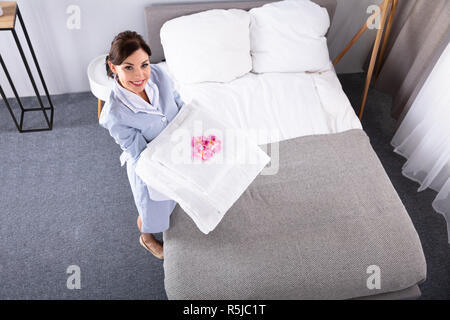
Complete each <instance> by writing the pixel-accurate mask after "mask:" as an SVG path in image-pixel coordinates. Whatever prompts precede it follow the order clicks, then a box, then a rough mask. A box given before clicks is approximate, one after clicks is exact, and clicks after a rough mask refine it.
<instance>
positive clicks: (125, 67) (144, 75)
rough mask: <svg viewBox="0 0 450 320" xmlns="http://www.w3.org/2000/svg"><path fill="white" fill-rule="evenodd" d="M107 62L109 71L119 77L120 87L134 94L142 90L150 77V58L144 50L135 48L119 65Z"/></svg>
mask: <svg viewBox="0 0 450 320" xmlns="http://www.w3.org/2000/svg"><path fill="white" fill-rule="evenodd" d="M108 64H109V67H110V69H111V71H112V72H114V73H116V74H117V76H118V77H119V83H120V84H121V86H122V87H124V88H125V89H128V90H129V91H131V92H134V93H136V94H139V93H141V92H142V91H144V88H145V84H146V83H147V81H148V79H149V78H150V59H149V56H148V54H147V53H146V52H145V51H144V50H142V49H138V50H136V51H135V52H133V53H132V54H131V55H130V56H129V57H128V58H126V59H125V60H124V61H123V62H122V64H121V65H114V64H112V63H111V62H109V61H108Z"/></svg>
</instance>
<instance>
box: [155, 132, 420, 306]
mask: <svg viewBox="0 0 450 320" xmlns="http://www.w3.org/2000/svg"><path fill="white" fill-rule="evenodd" d="M268 150H269V155H270V146H269V148H268ZM279 155H280V159H279V160H280V163H279V166H280V168H279V172H278V173H277V174H276V175H259V176H257V178H256V179H255V180H254V181H253V182H252V184H251V185H250V186H249V187H248V189H247V190H246V191H245V192H244V193H243V194H242V196H241V197H240V198H239V199H238V201H237V202H236V203H235V204H234V205H233V206H232V207H231V209H230V210H229V211H228V212H227V213H226V214H225V217H224V218H223V220H222V221H221V223H220V224H219V225H218V226H217V228H216V229H215V230H213V231H212V232H211V233H209V234H208V235H205V234H203V233H202V232H200V231H199V230H198V228H197V227H196V226H195V224H194V223H193V222H192V220H191V219H190V218H189V216H188V215H187V214H186V213H185V212H184V211H183V210H182V209H181V208H180V207H179V206H178V205H177V206H176V208H175V210H174V212H173V213H172V216H171V222H170V223H171V227H170V229H169V230H167V231H165V232H164V234H163V241H164V256H165V260H164V271H165V279H164V281H165V288H166V293H167V296H168V298H169V299H350V298H357V297H364V296H372V295H379V294H382V293H387V292H395V291H399V290H402V289H406V288H410V287H412V286H414V285H416V284H417V283H420V282H423V281H424V280H425V278H426V263H425V258H424V254H423V251H422V247H421V243H420V240H419V237H418V235H417V232H416V230H415V229H414V226H413V224H412V222H411V219H410V218H409V216H408V213H407V212H406V210H405V208H404V206H403V204H402V202H401V200H400V198H399V197H398V195H397V193H396V191H395V189H394V188H393V186H392V184H391V182H390V180H389V178H388V176H387V174H386V172H385V171H384V169H383V167H382V165H381V163H380V161H379V159H378V157H377V156H376V154H375V152H374V151H373V149H372V147H371V145H370V141H369V138H368V137H367V135H366V134H365V132H364V131H362V130H359V129H353V130H349V131H346V132H342V133H338V134H327V135H313V136H306V137H298V138H295V139H290V140H285V141H282V142H280V144H279ZM269 165H270V164H268V166H269ZM377 268H378V269H377ZM377 270H378V271H377ZM378 286H379V288H378Z"/></svg>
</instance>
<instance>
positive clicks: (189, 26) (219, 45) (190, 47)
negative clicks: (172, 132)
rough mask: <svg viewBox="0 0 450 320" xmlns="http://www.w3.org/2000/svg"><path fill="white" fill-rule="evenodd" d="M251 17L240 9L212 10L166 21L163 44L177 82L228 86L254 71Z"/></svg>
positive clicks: (162, 33)
mask: <svg viewBox="0 0 450 320" xmlns="http://www.w3.org/2000/svg"><path fill="white" fill-rule="evenodd" d="M249 25H250V16H249V14H248V12H247V11H245V10H240V9H229V10H223V9H213V10H208V11H203V12H199V13H195V14H192V15H187V16H182V17H178V18H175V19H172V20H169V21H167V22H166V23H164V25H163V26H162V28H161V33H160V36H161V44H162V46H163V49H164V55H165V57H166V62H167V66H168V68H169V69H170V71H171V73H172V75H173V76H174V78H175V79H176V80H177V81H180V82H182V83H198V82H206V81H214V82H228V81H231V80H234V79H236V78H238V77H240V76H242V75H244V74H246V73H248V72H250V70H251V69H252V59H251V56H250V35H249V32H250V30H249Z"/></svg>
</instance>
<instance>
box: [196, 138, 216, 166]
mask: <svg viewBox="0 0 450 320" xmlns="http://www.w3.org/2000/svg"><path fill="white" fill-rule="evenodd" d="M191 145H192V157H193V158H197V159H202V161H207V160H209V159H211V158H212V157H213V156H214V154H215V153H218V152H219V151H220V150H221V149H222V141H220V140H219V139H217V137H216V136H215V135H209V136H208V137H205V136H199V137H192V142H191Z"/></svg>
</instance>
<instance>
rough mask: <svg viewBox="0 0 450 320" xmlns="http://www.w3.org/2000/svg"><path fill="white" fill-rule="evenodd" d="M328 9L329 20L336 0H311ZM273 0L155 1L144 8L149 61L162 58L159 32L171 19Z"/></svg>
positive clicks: (248, 8)
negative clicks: (149, 52)
mask: <svg viewBox="0 0 450 320" xmlns="http://www.w3.org/2000/svg"><path fill="white" fill-rule="evenodd" d="M276 1H278V0H276ZM312 1H313V2H315V3H317V4H319V5H320V6H322V7H324V8H326V9H327V10H328V14H329V15H330V19H331V21H332V20H333V17H334V12H335V11H336V6H337V0H312ZM270 2H275V1H260V0H257V1H226V2H224V1H221V2H197V3H161V4H159V3H155V4H151V5H150V6H149V7H146V8H145V21H146V32H147V41H148V44H149V45H150V48H151V50H152V56H151V58H150V61H151V63H158V62H161V61H163V60H164V51H163V48H162V45H161V38H160V37H159V32H160V30H161V27H162V25H163V24H164V23H165V22H166V21H168V20H171V19H174V18H177V17H181V16H184V15H188V14H193V13H197V12H200V11H205V10H210V9H232V8H234V9H243V10H250V9H251V8H256V7H260V6H262V5H264V4H266V3H270Z"/></svg>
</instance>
